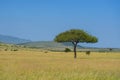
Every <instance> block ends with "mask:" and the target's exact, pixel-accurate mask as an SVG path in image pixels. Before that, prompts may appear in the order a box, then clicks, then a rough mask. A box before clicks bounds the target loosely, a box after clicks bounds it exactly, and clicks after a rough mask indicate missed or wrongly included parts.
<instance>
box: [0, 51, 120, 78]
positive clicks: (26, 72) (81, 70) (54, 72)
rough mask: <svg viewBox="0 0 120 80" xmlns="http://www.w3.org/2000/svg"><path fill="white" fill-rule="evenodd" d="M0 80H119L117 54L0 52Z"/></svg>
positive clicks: (119, 63)
mask: <svg viewBox="0 0 120 80" xmlns="http://www.w3.org/2000/svg"><path fill="white" fill-rule="evenodd" d="M0 80H120V53H95V52H94V53H91V55H90V56H87V55H86V54H85V53H80V52H79V53H78V58H77V59H74V58H73V53H64V52H48V53H45V52H40V51H16V52H12V51H6V52H5V51H2V52H0Z"/></svg>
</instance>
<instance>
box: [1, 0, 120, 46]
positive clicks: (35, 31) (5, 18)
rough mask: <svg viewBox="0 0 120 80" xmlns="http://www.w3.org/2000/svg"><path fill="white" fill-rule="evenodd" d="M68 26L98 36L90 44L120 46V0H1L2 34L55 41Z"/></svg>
mask: <svg viewBox="0 0 120 80" xmlns="http://www.w3.org/2000/svg"><path fill="white" fill-rule="evenodd" d="M69 29H83V30H85V31H87V32H88V33H90V34H92V35H94V36H97V37H98V39H99V42H98V43H96V44H88V45H87V46H96V47H115V48H120V0H0V34H4V35H10V36H15V37H20V38H25V39H30V40H34V41H52V40H53V39H54V37H55V36H56V35H57V34H58V33H60V32H63V31H66V30H69ZM83 45H84V44H83ZM85 45H86V44H85Z"/></svg>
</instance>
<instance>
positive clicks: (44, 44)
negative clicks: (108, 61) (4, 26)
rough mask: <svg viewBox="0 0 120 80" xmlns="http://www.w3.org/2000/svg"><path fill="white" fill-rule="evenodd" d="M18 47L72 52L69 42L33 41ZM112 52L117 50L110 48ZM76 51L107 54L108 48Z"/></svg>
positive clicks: (85, 48) (81, 48) (71, 45)
mask: <svg viewBox="0 0 120 80" xmlns="http://www.w3.org/2000/svg"><path fill="white" fill-rule="evenodd" d="M18 45H23V46H27V47H29V48H37V49H45V50H51V51H64V50H65V48H69V49H71V50H73V44H72V43H71V42H64V43H57V42H53V41H35V42H27V43H22V44H18ZM111 49H112V51H115V52H118V51H120V49H119V48H111ZM77 51H98V52H109V51H110V48H95V47H83V46H79V45H78V46H77Z"/></svg>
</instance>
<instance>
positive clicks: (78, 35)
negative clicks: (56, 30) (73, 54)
mask: <svg viewBox="0 0 120 80" xmlns="http://www.w3.org/2000/svg"><path fill="white" fill-rule="evenodd" d="M54 40H55V41H56V42H81V43H84V42H86V43H96V42H97V41H98V39H97V38H96V37H95V36H92V35H90V34H88V33H87V32H85V31H83V30H80V29H71V30H69V31H65V32H63V33H60V34H59V35H57V36H56V38H55V39H54Z"/></svg>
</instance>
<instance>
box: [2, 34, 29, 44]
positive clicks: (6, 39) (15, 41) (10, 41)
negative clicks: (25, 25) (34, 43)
mask: <svg viewBox="0 0 120 80" xmlns="http://www.w3.org/2000/svg"><path fill="white" fill-rule="evenodd" d="M0 42H3V43H7V44H20V43H26V42H31V41H30V40H26V39H21V38H18V37H13V36H6V35H1V34H0Z"/></svg>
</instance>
